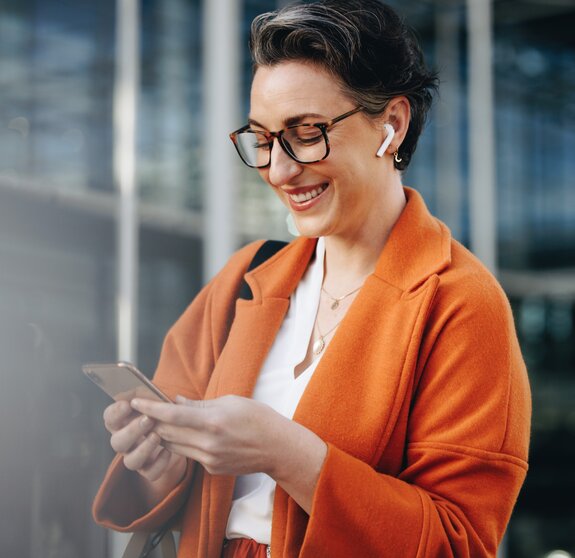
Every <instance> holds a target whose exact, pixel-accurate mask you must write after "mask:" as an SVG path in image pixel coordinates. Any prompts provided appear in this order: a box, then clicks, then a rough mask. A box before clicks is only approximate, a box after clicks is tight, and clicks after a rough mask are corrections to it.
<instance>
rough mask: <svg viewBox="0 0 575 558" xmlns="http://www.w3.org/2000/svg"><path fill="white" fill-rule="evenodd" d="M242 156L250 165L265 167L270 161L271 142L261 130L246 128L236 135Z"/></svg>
mask: <svg viewBox="0 0 575 558" xmlns="http://www.w3.org/2000/svg"><path fill="white" fill-rule="evenodd" d="M236 145H237V148H238V151H239V153H240V156H241V157H242V159H243V160H244V162H245V163H246V164H247V165H249V166H250V167H265V166H266V165H267V164H268V163H269V162H270V144H269V143H268V140H267V138H266V137H265V135H264V134H262V133H261V132H254V131H253V130H246V131H245V132H240V133H239V134H237V135H236Z"/></svg>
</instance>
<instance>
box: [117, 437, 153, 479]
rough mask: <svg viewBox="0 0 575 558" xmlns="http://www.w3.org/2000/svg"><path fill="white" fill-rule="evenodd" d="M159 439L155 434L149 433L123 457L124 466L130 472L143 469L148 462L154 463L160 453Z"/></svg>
mask: <svg viewBox="0 0 575 558" xmlns="http://www.w3.org/2000/svg"><path fill="white" fill-rule="evenodd" d="M160 441H161V440H160V437H159V436H158V435H157V434H156V433H155V432H150V433H149V434H148V435H147V436H146V437H145V438H144V439H143V441H142V443H140V444H138V445H137V446H136V447H135V448H134V449H133V450H132V451H131V452H129V453H127V454H126V455H124V465H125V466H126V469H130V471H139V470H140V469H144V468H145V467H146V465H148V464H149V463H150V462H153V461H155V459H154V457H156V456H157V455H158V454H159V453H161V451H157V450H158V446H159V445H160Z"/></svg>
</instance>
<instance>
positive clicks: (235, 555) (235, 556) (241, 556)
mask: <svg viewBox="0 0 575 558" xmlns="http://www.w3.org/2000/svg"><path fill="white" fill-rule="evenodd" d="M267 548H268V546H267V544H260V543H258V542H256V541H254V540H252V539H231V540H229V541H225V542H224V549H223V550H222V558H266V557H267Z"/></svg>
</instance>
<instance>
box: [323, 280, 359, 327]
mask: <svg viewBox="0 0 575 558" xmlns="http://www.w3.org/2000/svg"><path fill="white" fill-rule="evenodd" d="M362 286H363V284H362V285H360V286H359V287H357V289H353V291H350V292H349V293H347V294H344V295H343V296H339V297H336V296H333V295H330V294H329V293H328V292H327V291H326V290H325V289H324V288H323V287H322V288H321V290H322V291H323V292H324V293H325V294H326V295H327V296H329V298H331V300H332V301H333V302H332V303H331V306H330V308H331V309H332V310H337V309H338V308H339V303H340V302H341V301H342V300H343V299H344V298H347V297H348V296H351V295H352V294H354V293H357V291H359V289H361V287H362ZM326 335H327V333H326Z"/></svg>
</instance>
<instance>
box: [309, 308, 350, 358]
mask: <svg viewBox="0 0 575 558" xmlns="http://www.w3.org/2000/svg"><path fill="white" fill-rule="evenodd" d="M344 318H345V316H344ZM342 320H343V318H342V319H341V320H339V322H337V324H335V325H334V326H333V327H332V328H331V329H330V330H329V331H327V332H326V333H324V334H322V332H321V331H320V329H319V322H318V321H316V322H315V327H316V329H317V332H318V333H319V339H318V340H317V341H316V342H315V343H314V344H313V347H312V348H311V350H312V351H313V354H314V355H315V356H319V355H320V354H321V352H322V351H323V350H324V349H325V338H326V337H327V336H328V335H329V334H330V333H331V332H332V331H333V330H334V329H335V328H336V327H337V326H338V325H339V324H340V323H341V322H342Z"/></svg>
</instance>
